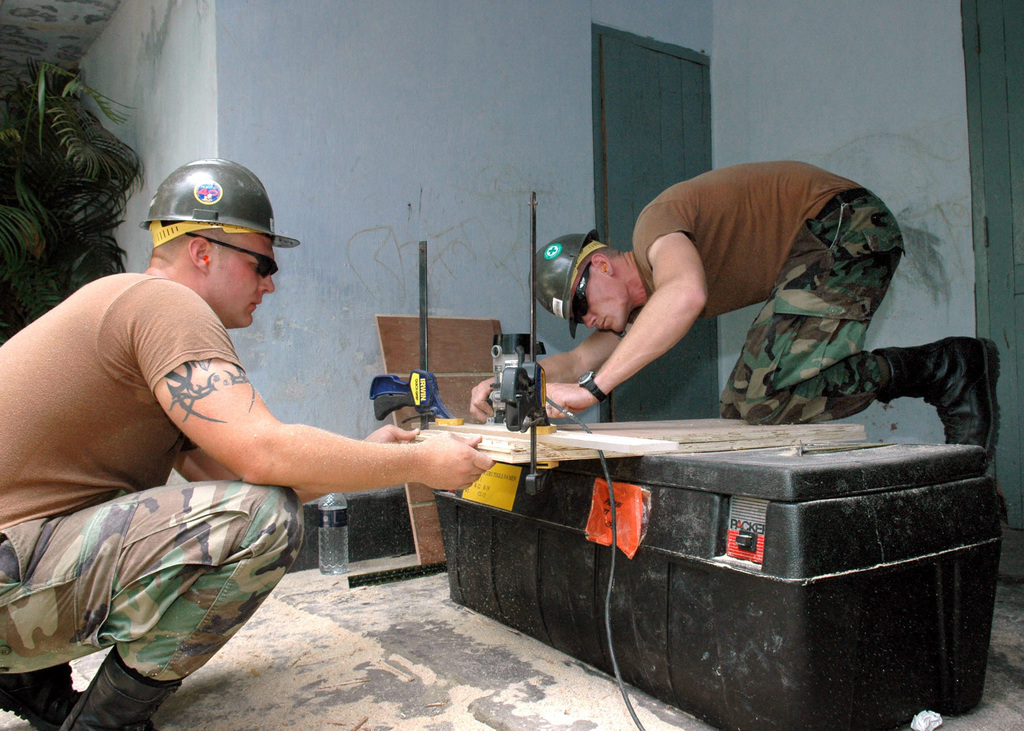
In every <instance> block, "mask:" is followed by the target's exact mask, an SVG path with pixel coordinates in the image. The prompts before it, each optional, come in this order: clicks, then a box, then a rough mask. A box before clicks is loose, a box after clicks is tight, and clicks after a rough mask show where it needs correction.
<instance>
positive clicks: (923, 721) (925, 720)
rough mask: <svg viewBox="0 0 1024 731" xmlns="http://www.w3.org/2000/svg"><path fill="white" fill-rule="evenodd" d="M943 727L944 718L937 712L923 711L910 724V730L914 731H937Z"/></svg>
mask: <svg viewBox="0 0 1024 731" xmlns="http://www.w3.org/2000/svg"><path fill="white" fill-rule="evenodd" d="M941 725H942V716H940V715H939V714H938V713H936V712H935V711H921V712H920V713H918V714H917V715H916V716H914V720H913V721H911V722H910V728H912V729H913V730H914V731H935V729H937V728H938V727H939V726H941Z"/></svg>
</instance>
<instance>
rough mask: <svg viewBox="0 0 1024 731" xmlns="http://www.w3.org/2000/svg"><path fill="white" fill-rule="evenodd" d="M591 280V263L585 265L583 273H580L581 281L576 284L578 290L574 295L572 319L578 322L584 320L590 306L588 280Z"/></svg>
mask: <svg viewBox="0 0 1024 731" xmlns="http://www.w3.org/2000/svg"><path fill="white" fill-rule="evenodd" d="M589 280H590V263H589V262H588V263H587V265H586V266H585V267H583V274H581V275H580V283H579V284H577V285H576V291H575V292H574V293H573V295H572V309H571V312H572V319H574V320H575V321H576V322H580V321H581V320H583V318H584V316H585V315H586V314H587V311H588V310H589V309H590V306H589V305H588V304H587V282H588V281H589Z"/></svg>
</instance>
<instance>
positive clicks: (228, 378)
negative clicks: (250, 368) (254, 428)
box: [166, 360, 256, 424]
mask: <svg viewBox="0 0 1024 731" xmlns="http://www.w3.org/2000/svg"><path fill="white" fill-rule="evenodd" d="M166 378H167V390H168V391H169V392H170V395H171V407H170V409H169V411H173V410H174V407H175V406H178V407H180V408H181V410H182V411H184V412H185V416H184V418H182V421H188V417H190V416H195V417H196V418H197V419H202V420H204V421H212V422H216V423H218V424H223V423H224V421H223V420H222V419H214V418H213V417H210V416H204V415H203V414H202V413H200V412H199V411H198V410H197V408H196V407H197V406H198V404H199V402H200V401H201V400H202V399H204V398H206V397H207V396H209V395H210V394H211V393H214V392H216V391H217V390H218V384H220V385H221V388H223V387H225V386H239V385H243V384H246V383H249V379H248V377H247V376H246V375H245V371H243V370H242V369H241V368H239V367H238V366H236V365H233V364H232V365H231V367H230V369H225V370H224V371H222V372H220V373H218V372H215V371H214V372H211V370H210V361H208V360H203V361H189V362H188V363H182V364H181V366H180V367H178V368H177V369H175V370H173V371H171V372H170V373H168V374H167V376H166ZM204 379H205V382H204ZM249 387H250V389H252V397H251V399H250V400H249V410H252V405H253V403H255V401H256V389H255V387H253V386H252V384H251V383H250V384H249Z"/></svg>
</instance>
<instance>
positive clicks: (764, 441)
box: [422, 419, 866, 464]
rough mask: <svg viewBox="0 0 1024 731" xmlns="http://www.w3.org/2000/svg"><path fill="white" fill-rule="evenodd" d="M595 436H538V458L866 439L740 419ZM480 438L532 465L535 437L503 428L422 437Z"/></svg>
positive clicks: (843, 430)
mask: <svg viewBox="0 0 1024 731" xmlns="http://www.w3.org/2000/svg"><path fill="white" fill-rule="evenodd" d="M587 426H588V427H589V428H590V429H591V431H592V432H593V433H592V434H587V433H586V432H585V431H584V430H583V429H582V428H581V427H579V426H575V425H573V426H562V425H560V426H559V427H558V431H557V432H556V433H554V434H546V435H545V434H540V435H538V437H537V459H538V460H539V461H542V462H561V461H568V460H578V459H596V458H597V456H598V450H601V451H603V452H604V454H605V456H606V457H610V458H614V457H632V456H639V455H644V454H665V453H683V454H692V453H697V452H727V451H733V450H739V449H763V448H766V447H789V446H798V445H803V446H805V447H807V446H812V445H813V446H819V445H832V444H841V443H848V442H862V441H864V440H865V439H866V436H865V432H864V427H863V425H860V424H835V423H823V424H787V425H780V426H755V425H751V424H746V423H744V422H742V421H739V420H727V419H695V420H687V421H643V422H641V421H636V422H609V423H603V424H588V425H587ZM445 431H451V432H459V433H463V434H475V435H479V436H481V437H482V439H483V441H482V442H481V443H480V450H481V451H483V452H486V453H487V455H488V456H489V457H491V459H494V460H497V461H499V462H506V463H509V464H524V463H526V462H529V461H530V434H529V432H527V433H525V434H521V433H519V432H510V431H509V430H508V429H506V428H505V427H504V426H502V425H500V424H465V425H462V426H441V425H437V424H433V425H431V428H430V430H429V431H428V432H425V433H424V434H423V437H422V438H425V439H430V438H434V437H435V436H437V435H439V434H440V433H442V432H445Z"/></svg>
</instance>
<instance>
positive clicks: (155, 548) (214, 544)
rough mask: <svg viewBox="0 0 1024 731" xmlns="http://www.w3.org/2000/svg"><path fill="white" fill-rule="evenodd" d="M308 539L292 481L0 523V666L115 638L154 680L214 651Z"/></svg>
mask: <svg viewBox="0 0 1024 731" xmlns="http://www.w3.org/2000/svg"><path fill="white" fill-rule="evenodd" d="M301 543H302V506H301V504H300V503H299V501H298V498H297V497H296V496H295V493H294V492H292V491H291V490H287V489H282V488H276V487H261V486H254V485H249V484H246V483H243V482H237V481H236V482H230V481H225V482H204V483H192V484H188V485H173V486H165V487H158V488H154V489H151V490H146V491H143V492H139V493H132V494H128V495H124V496H123V497H120V498H117V499H115V500H112V501H110V502H106V503H103V504H101V505H97V506H95V507H92V508H88V509H86V510H81V511H79V512H77V513H73V514H70V515H65V516H59V517H55V518H48V519H40V520H31V521H26V522H24V523H20V524H18V525H15V526H12V527H10V528H7V529H4V530H3V531H0V672H27V671H31V670H37V669H39V668H44V667H48V666H51V665H56V664H59V663H63V662H67V661H68V660H73V659H75V658H77V657H81V656H83V655H87V654H89V653H92V652H96V651H97V650H100V649H103V648H107V647H111V646H116V647H117V651H118V652H119V653H120V655H121V657H122V658H123V659H124V660H125V662H126V663H127V664H128V665H129V666H131V667H132V668H135V669H136V670H138V671H139V672H140V673H143V674H144V675H147V676H148V677H150V678H153V679H154V680H177V679H180V678H183V677H185V676H186V675H189V674H190V673H192V672H194V671H195V670H197V669H198V668H200V667H201V666H202V665H203V664H204V663H206V662H207V661H209V659H210V658H211V657H213V655H214V653H216V652H217V650H219V649H220V648H221V647H222V646H223V645H224V644H225V643H226V642H227V641H228V640H229V639H230V638H231V637H232V635H234V633H235V632H237V631H238V629H239V628H240V627H241V626H242V625H243V624H244V623H245V622H246V621H247V620H248V619H249V618H250V617H251V616H252V615H253V613H254V612H255V611H256V609H257V608H258V607H259V605H260V603H261V602H262V601H263V600H264V599H266V598H267V596H268V595H269V594H270V591H271V590H272V589H273V588H274V587H275V586H276V585H277V583H278V581H280V580H281V578H282V577H283V576H284V573H285V571H286V570H287V569H288V567H289V566H290V565H291V564H292V562H293V561H294V560H295V556H296V555H297V554H298V550H299V547H300V546H301Z"/></svg>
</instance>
